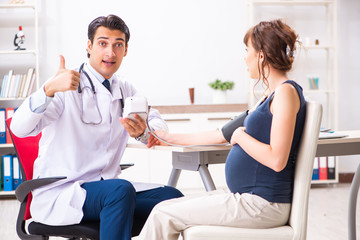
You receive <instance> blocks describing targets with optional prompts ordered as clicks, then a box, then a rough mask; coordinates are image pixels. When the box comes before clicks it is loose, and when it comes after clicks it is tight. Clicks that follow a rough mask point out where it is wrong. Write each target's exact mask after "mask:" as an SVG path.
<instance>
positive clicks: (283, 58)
mask: <svg viewBox="0 0 360 240" xmlns="http://www.w3.org/2000/svg"><path fill="white" fill-rule="evenodd" d="M297 38H298V35H297V34H296V33H295V31H294V30H293V29H291V28H290V27H289V26H288V25H287V24H286V23H284V22H283V21H281V20H280V19H277V20H273V21H263V22H260V23H259V24H257V25H255V26H254V27H252V28H250V29H249V30H248V32H247V33H246V34H245V37H244V43H245V45H248V42H249V40H250V42H251V44H252V46H253V47H254V49H255V50H256V52H259V53H260V51H261V52H262V53H263V55H264V60H263V62H262V64H261V66H260V62H259V59H258V68H259V76H262V79H263V82H264V84H265V85H266V87H267V89H268V88H269V83H268V81H267V76H265V74H266V73H265V71H264V70H265V68H266V67H269V65H270V66H272V67H273V68H275V69H277V70H280V71H283V72H288V71H290V70H291V67H292V63H293V61H294V56H295V50H296V46H295V43H296V42H297V41H298V40H297ZM259 81H260V79H259V80H258V82H259ZM258 82H257V83H258ZM267 89H266V90H267Z"/></svg>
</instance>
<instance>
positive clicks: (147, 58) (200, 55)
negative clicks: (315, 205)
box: [24, 0, 360, 172]
mask: <svg viewBox="0 0 360 240" xmlns="http://www.w3.org/2000/svg"><path fill="white" fill-rule="evenodd" d="M245 2H246V1H245V0H152V1H149V0H134V1H128V0H127V1H124V0H120V1H119V0H102V1H95V0H77V1H74V0H52V1H44V0H42V1H41V0H40V1H39V3H40V4H39V5H40V13H39V25H40V46H41V48H40V68H41V69H40V77H41V81H42V82H43V81H44V80H46V79H47V78H49V77H50V76H52V75H53V74H55V73H56V71H57V68H58V62H59V61H58V55H59V54H63V55H64V56H65V59H66V66H67V67H69V68H74V67H77V66H79V65H80V64H81V63H82V62H83V61H86V51H85V49H86V42H87V26H88V24H89V22H90V21H91V20H93V19H94V18H96V17H98V16H100V15H108V14H111V13H113V14H116V15H119V16H120V17H122V18H123V19H124V20H125V22H126V23H127V24H128V26H129V28H130V32H131V38H130V42H129V52H128V56H127V57H126V58H125V59H124V62H123V64H122V66H121V68H120V70H119V74H120V75H122V76H123V77H125V78H126V79H127V80H129V81H131V82H133V84H134V85H135V86H137V87H138V88H139V89H140V90H141V91H143V92H145V93H146V95H147V96H148V98H149V101H150V104H152V105H172V104H188V103H189V95H188V90H187V89H188V88H189V87H195V95H196V96H195V103H197V104H207V103H211V89H210V88H209V87H208V86H207V84H208V82H210V81H212V80H214V79H215V78H222V79H224V80H233V81H235V82H236V84H235V89H234V91H231V92H230V95H229V102H233V103H242V102H246V97H245V96H246V95H245V81H244V77H245V76H246V71H245V65H244V61H243V57H244V52H245V51H244V49H245V47H244V45H243V43H242V39H243V35H244V33H245V32H246V30H247V23H246V3H245ZM289 12H290V13H291V9H285V11H284V14H285V13H286V14H289ZM359 13H360V2H359V1H357V0H340V1H338V47H339V48H338V50H339V51H338V55H339V61H338V63H339V71H338V77H339V129H340V130H347V129H360V120H359V119H360V101H359V100H358V97H359V96H360V94H359V90H360V79H359V76H360V67H359V66H360V61H359V60H358V56H360V48H359V44H358V40H359V38H360V14H359ZM296 17H299V16H298V15H297V16H296ZM300 17H301V16H300ZM290 24H291V23H290ZM302 24H303V25H302V26H300V27H301V29H305V31H306V29H309V28H311V24H312V22H309V21H308V19H307V17H306V16H304V19H303V23H302ZM24 30H25V29H24ZM309 32H311V31H309ZM300 37H301V36H300ZM358 162H359V157H358V156H352V157H342V158H341V161H340V168H339V169H340V171H341V172H354V171H355V169H356V167H357V164H358Z"/></svg>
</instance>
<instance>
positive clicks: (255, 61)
mask: <svg viewBox="0 0 360 240" xmlns="http://www.w3.org/2000/svg"><path fill="white" fill-rule="evenodd" d="M259 57H260V54H259V52H257V51H256V50H255V49H254V47H253V45H252V43H251V39H250V38H249V40H248V42H247V44H246V55H245V62H246V66H247V71H248V72H249V75H250V78H252V79H259V65H261V62H260V61H259Z"/></svg>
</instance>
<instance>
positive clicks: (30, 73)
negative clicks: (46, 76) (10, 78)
mask: <svg viewBox="0 0 360 240" xmlns="http://www.w3.org/2000/svg"><path fill="white" fill-rule="evenodd" d="M34 70H35V69H34V68H29V69H28V72H27V74H26V80H25V85H24V89H23V92H22V95H21V97H23V98H25V97H27V93H28V91H29V87H30V84H31V79H32V77H33V74H34Z"/></svg>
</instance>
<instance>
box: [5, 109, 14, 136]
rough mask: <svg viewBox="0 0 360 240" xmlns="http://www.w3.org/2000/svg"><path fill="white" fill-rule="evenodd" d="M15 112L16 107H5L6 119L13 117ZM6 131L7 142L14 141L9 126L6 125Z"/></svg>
mask: <svg viewBox="0 0 360 240" xmlns="http://www.w3.org/2000/svg"><path fill="white" fill-rule="evenodd" d="M14 112H15V109H14V108H5V117H6V119H8V118H11V117H12V116H13V115H14ZM5 132H6V143H12V139H11V136H10V132H9V129H8V128H7V127H5Z"/></svg>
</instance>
